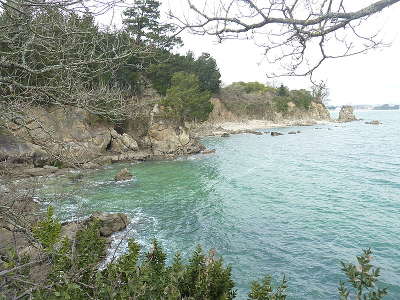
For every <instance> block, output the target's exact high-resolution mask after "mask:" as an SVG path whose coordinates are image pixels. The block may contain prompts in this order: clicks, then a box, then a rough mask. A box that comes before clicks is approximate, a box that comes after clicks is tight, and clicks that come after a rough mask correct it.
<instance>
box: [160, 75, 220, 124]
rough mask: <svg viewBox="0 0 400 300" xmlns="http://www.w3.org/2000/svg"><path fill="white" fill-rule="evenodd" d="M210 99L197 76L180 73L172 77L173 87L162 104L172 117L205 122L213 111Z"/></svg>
mask: <svg viewBox="0 0 400 300" xmlns="http://www.w3.org/2000/svg"><path fill="white" fill-rule="evenodd" d="M210 97H211V94H210V93H209V92H207V91H201V89H200V82H199V80H198V78H197V76H196V75H194V74H188V73H184V72H178V73H175V74H174V76H173V77H172V85H171V87H170V88H169V89H168V90H167V95H166V97H165V98H164V99H163V100H162V102H161V104H162V105H164V106H165V107H166V111H167V113H168V114H169V115H170V116H173V117H175V118H177V119H179V120H181V121H191V120H197V121H203V120H206V119H207V117H208V114H209V113H210V112H211V111H212V104H211V103H210V101H209V100H210Z"/></svg>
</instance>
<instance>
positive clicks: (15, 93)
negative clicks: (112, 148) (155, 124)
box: [0, 0, 147, 120]
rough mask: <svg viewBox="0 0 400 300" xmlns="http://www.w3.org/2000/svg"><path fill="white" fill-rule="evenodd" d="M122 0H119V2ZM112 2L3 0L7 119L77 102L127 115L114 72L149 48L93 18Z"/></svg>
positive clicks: (0, 64)
mask: <svg viewBox="0 0 400 300" xmlns="http://www.w3.org/2000/svg"><path fill="white" fill-rule="evenodd" d="M116 2H117V1H115V2H114V4H115V3H116ZM109 7H112V6H110V3H109V2H104V1H97V0H95V1H91V5H90V6H88V5H87V3H85V1H75V0H64V1H42V0H31V1H29V2H26V1H22V0H7V1H0V27H1V29H2V30H1V31H0V41H1V42H0V49H1V60H0V93H1V95H2V97H1V99H0V106H1V109H2V112H3V113H2V115H1V118H2V119H3V120H10V119H15V117H17V114H18V112H19V111H21V110H22V109H23V108H26V107H29V106H30V105H47V106H51V105H58V106H60V105H73V106H77V107H81V108H85V109H87V110H88V111H90V112H92V113H94V114H97V115H100V116H107V117H110V118H114V117H115V118H120V117H121V116H123V115H125V114H126V111H127V109H126V107H125V106H124V105H125V104H124V101H123V95H122V94H121V92H120V90H119V89H118V88H116V89H115V88H113V87H112V86H110V85H109V81H110V78H111V77H112V76H114V73H115V70H117V69H118V68H119V66H121V65H123V64H124V63H125V62H126V60H127V59H128V58H129V57H131V56H132V55H144V54H145V53H147V51H146V50H145V49H138V48H137V47H134V45H132V44H131V42H130V40H129V37H128V36H127V35H126V34H125V33H124V32H121V31H111V30H109V29H106V28H99V27H98V26H97V25H96V24H95V20H94V17H95V16H96V15H97V14H98V13H100V12H104V11H106V10H107V9H108V8H109Z"/></svg>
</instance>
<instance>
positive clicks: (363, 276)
mask: <svg viewBox="0 0 400 300" xmlns="http://www.w3.org/2000/svg"><path fill="white" fill-rule="evenodd" d="M371 255H372V251H371V249H367V250H363V254H362V255H361V256H357V262H358V265H357V266H356V265H354V264H351V263H344V262H342V271H343V272H344V273H345V274H346V276H347V279H348V283H350V285H351V288H347V287H346V286H345V283H343V282H340V286H339V296H340V299H341V300H348V299H363V300H380V299H383V297H384V296H386V295H387V293H388V291H387V289H386V288H383V289H381V288H379V287H377V281H378V277H379V276H380V268H374V266H373V265H372V264H371V260H372V256H371ZM350 296H351V298H349V297H350ZM353 297H354V298H353Z"/></svg>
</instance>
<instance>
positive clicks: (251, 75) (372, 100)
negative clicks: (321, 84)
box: [169, 0, 400, 105]
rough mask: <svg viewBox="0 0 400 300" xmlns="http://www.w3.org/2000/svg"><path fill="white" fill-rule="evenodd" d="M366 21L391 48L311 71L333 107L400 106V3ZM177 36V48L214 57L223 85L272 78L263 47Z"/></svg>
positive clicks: (301, 84) (294, 85) (293, 80)
mask: <svg viewBox="0 0 400 300" xmlns="http://www.w3.org/2000/svg"><path fill="white" fill-rule="evenodd" d="M171 1H172V2H173V1H179V0H169V2H171ZM352 1H355V0H352ZM358 1H359V0H358ZM361 2H364V1H363V0H361ZM372 21H374V23H373V24H371V27H369V28H370V29H371V30H374V29H376V28H378V29H379V28H382V34H383V36H384V37H385V41H386V42H391V43H392V45H391V47H389V48H383V49H378V50H374V51H371V52H369V53H367V54H362V55H359V56H354V57H347V58H343V59H337V60H333V61H330V62H328V63H325V65H323V66H322V67H321V68H320V69H319V70H318V71H317V72H316V73H315V78H316V79H323V80H327V82H328V86H329V90H330V99H331V103H332V104H334V105H337V104H383V103H398V104H400V4H397V5H393V6H392V7H390V8H387V9H386V10H385V11H384V12H383V13H381V14H380V16H379V18H375V19H374V20H372ZM182 37H183V41H184V43H185V47H184V49H181V50H180V52H185V51H187V50H192V51H194V52H195V53H196V54H197V55H199V54H201V53H202V52H208V53H210V54H211V55H212V56H213V57H214V58H215V59H216V60H217V63H218V66H219V69H220V72H221V74H222V81H223V83H224V84H229V83H232V82H235V81H259V82H263V83H266V82H272V80H271V79H267V78H266V75H265V73H266V72H267V69H268V68H274V66H271V65H266V64H265V63H263V62H264V61H265V60H263V55H262V52H263V49H261V48H259V47H257V46H256V45H255V44H254V42H252V41H246V40H236V41H232V40H229V41H224V42H223V43H222V44H219V43H217V42H216V41H215V39H213V38H211V37H208V38H207V37H204V36H193V35H189V34H184V35H183V36H182ZM260 62H261V64H260ZM280 83H283V84H285V85H287V86H289V88H291V89H300V88H309V87H310V86H311V83H310V81H309V80H308V79H306V78H299V77H285V78H277V79H275V84H280Z"/></svg>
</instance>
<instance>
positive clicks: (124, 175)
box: [114, 168, 133, 181]
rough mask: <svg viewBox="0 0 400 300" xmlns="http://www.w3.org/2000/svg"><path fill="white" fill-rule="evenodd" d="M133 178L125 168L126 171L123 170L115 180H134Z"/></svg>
mask: <svg viewBox="0 0 400 300" xmlns="http://www.w3.org/2000/svg"><path fill="white" fill-rule="evenodd" d="M132 177H133V174H132V173H130V172H129V171H128V169H127V168H125V169H122V170H121V171H119V172H118V173H117V174H116V175H115V177H114V180H115V181H123V180H129V179H132Z"/></svg>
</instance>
